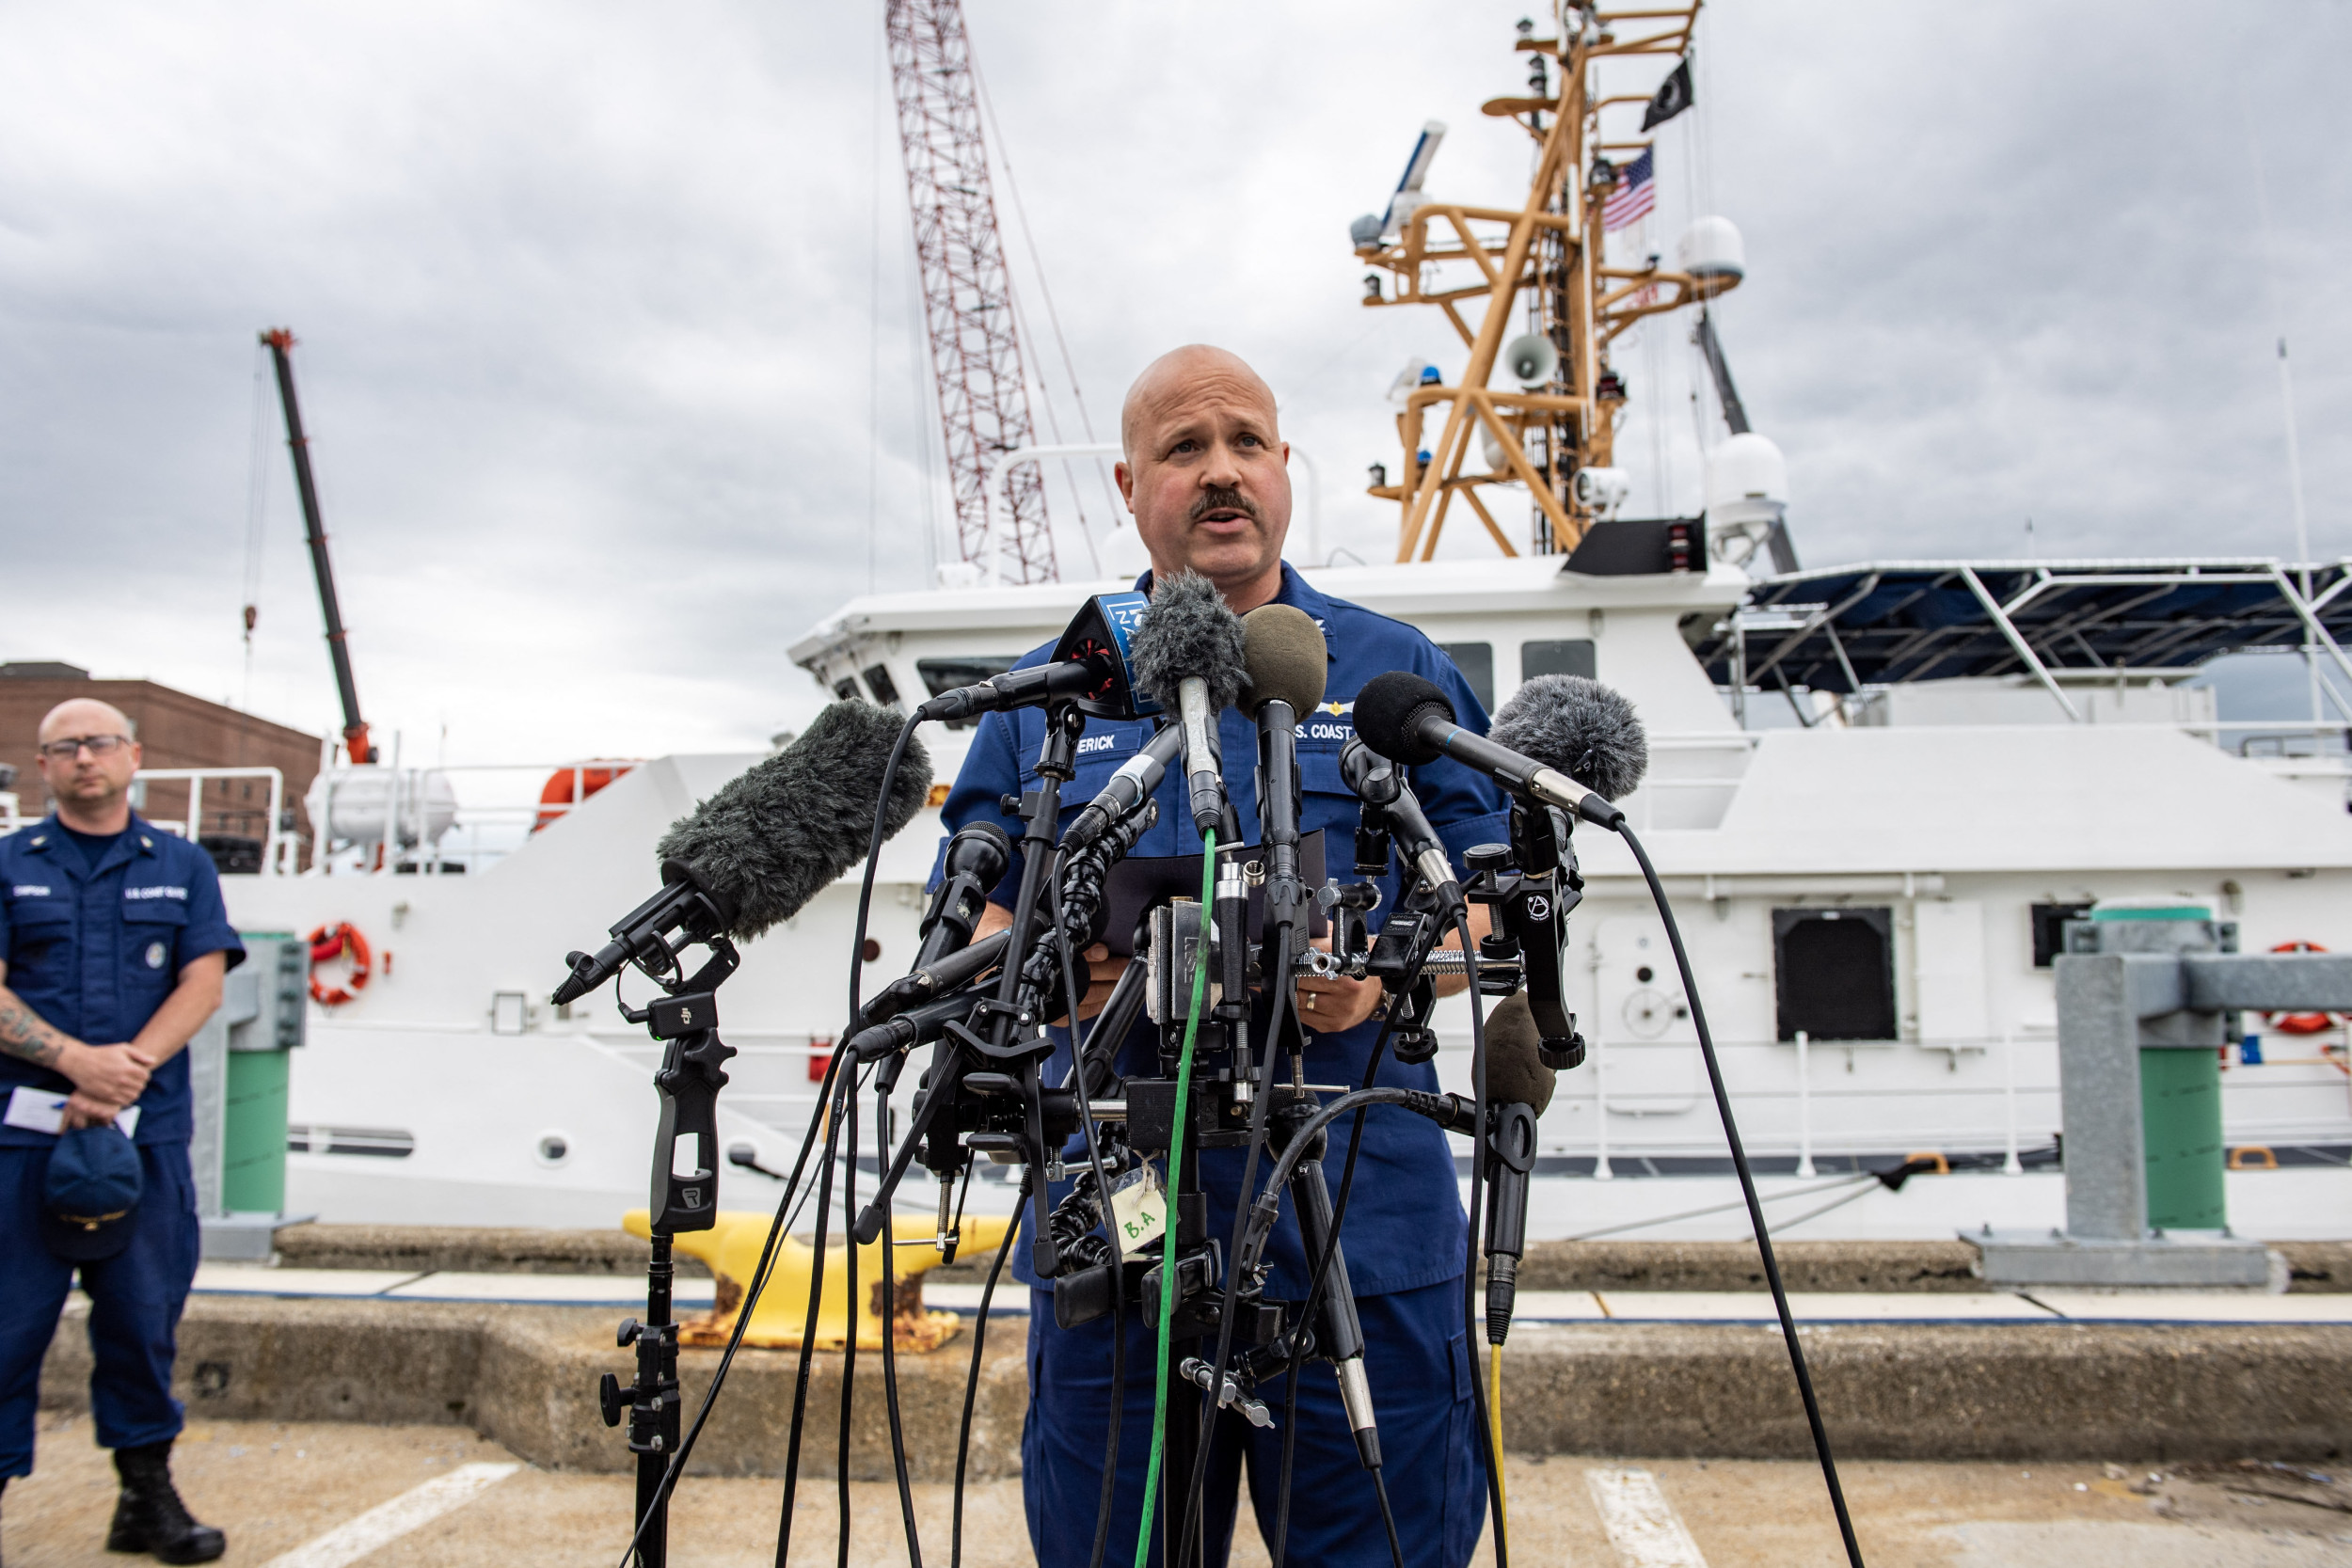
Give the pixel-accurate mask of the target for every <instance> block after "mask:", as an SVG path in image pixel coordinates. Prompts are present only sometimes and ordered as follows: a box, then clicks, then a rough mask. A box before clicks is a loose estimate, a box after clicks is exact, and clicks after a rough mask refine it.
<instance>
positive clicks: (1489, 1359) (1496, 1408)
mask: <svg viewBox="0 0 2352 1568" xmlns="http://www.w3.org/2000/svg"><path fill="white" fill-rule="evenodd" d="M1486 1414H1487V1418H1488V1419H1490V1420H1492V1421H1493V1422H1494V1427H1495V1441H1494V1453H1495V1497H1497V1498H1499V1499H1500V1500H1501V1502H1502V1521H1501V1522H1502V1525H1503V1526H1504V1527H1505V1528H1508V1527H1509V1524H1510V1518H1511V1495H1510V1493H1509V1491H1508V1490H1506V1489H1505V1488H1504V1486H1503V1484H1502V1346H1501V1345H1494V1346H1491V1347H1489V1348H1488V1350H1487V1353H1486Z"/></svg>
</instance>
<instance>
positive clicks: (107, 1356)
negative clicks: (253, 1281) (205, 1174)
mask: <svg viewBox="0 0 2352 1568" xmlns="http://www.w3.org/2000/svg"><path fill="white" fill-rule="evenodd" d="M139 1163H140V1164H141V1166H142V1167H143V1169H142V1172H141V1174H142V1176H143V1177H144V1179H145V1181H146V1191H145V1194H144V1196H141V1198H140V1199H139V1209H138V1213H137V1214H136V1216H135V1217H134V1218H133V1219H132V1220H131V1222H130V1223H131V1225H132V1227H134V1228H133V1230H132V1233H131V1241H130V1244H129V1245H127V1246H125V1247H124V1248H123V1249H122V1250H121V1251H120V1252H118V1253H116V1254H115V1255H114V1256H113V1257H112V1258H106V1259H100V1260H98V1261H97V1262H93V1263H79V1264H76V1263H70V1262H68V1261H66V1260H65V1259H62V1258H59V1257H57V1256H56V1254H55V1253H53V1252H51V1251H50V1250H49V1248H48V1247H47V1246H46V1245H45V1244H43V1243H42V1241H41V1227H40V1212H41V1183H42V1178H43V1177H44V1176H45V1175H46V1173H47V1170H48V1164H49V1148H48V1147H47V1146H43V1147H41V1148H20V1147H16V1146H5V1147H0V1259H5V1260H6V1261H5V1271H6V1275H7V1279H8V1284H7V1288H6V1289H5V1290H0V1478H7V1477H11V1476H29V1475H31V1474H32V1473H33V1419H34V1414H35V1412H36V1410H37V1409H38V1408H39V1406H40V1361H41V1357H42V1356H43V1355H44V1354H47V1353H48V1350H49V1341H50V1340H51V1339H52V1338H55V1337H56V1332H57V1315H58V1313H59V1312H61V1311H62V1310H63V1309H64V1307H65V1297H66V1291H67V1290H68V1289H69V1288H70V1287H71V1286H72V1282H73V1271H74V1270H75V1269H76V1268H79V1269H80V1270H81V1271H82V1289H83V1290H85V1291H87V1292H89V1298H90V1315H89V1342H90V1350H91V1352H92V1353H93V1354H94V1355H95V1356H96V1359H97V1363H98V1365H97V1368H96V1370H93V1371H92V1372H91V1374H90V1386H89V1391H90V1411H91V1414H92V1416H93V1417H94V1418H95V1424H96V1426H97V1429H98V1441H99V1444H100V1446H101V1447H103V1448H109V1449H135V1448H138V1447H140V1446H141V1445H143V1444H148V1443H160V1442H163V1441H164V1440H165V1439H166V1438H169V1437H177V1436H178V1435H179V1434H180V1426H181V1405H180V1402H179V1401H178V1400H175V1399H173V1398H172V1397H171V1361H172V1354H173V1352H174V1350H175V1349H176V1348H177V1346H176V1342H177V1338H178V1335H179V1329H180V1308H181V1307H183V1305H185V1304H186V1302H187V1299H188V1286H189V1284H190V1283H191V1282H193V1281H194V1280H195V1278H196V1260H197V1254H198V1253H199V1250H200V1249H201V1246H202V1241H201V1238H200V1236H199V1231H198V1229H197V1223H196V1179H195V1177H194V1176H193V1174H191V1172H190V1171H189V1169H188V1146H187V1145H186V1144H145V1145H142V1146H141V1147H140V1148H139Z"/></svg>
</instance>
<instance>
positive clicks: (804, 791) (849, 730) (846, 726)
mask: <svg viewBox="0 0 2352 1568" xmlns="http://www.w3.org/2000/svg"><path fill="white" fill-rule="evenodd" d="M904 722H905V716H904V715H903V714H899V713H897V712H895V711H893V710H891V709H889V708H880V707H876V706H874V705H872V704H870V703H860V702H846V703H835V704H834V705H832V706H831V707H828V708H827V709H825V711H824V712H822V713H820V714H818V716H817V721H816V722H814V723H812V724H811V725H809V727H808V728H807V729H806V730H805V731H803V733H802V735H801V737H800V738H799V739H798V740H795V741H794V742H793V743H792V744H791V745H789V746H787V747H786V748H785V749H784V750H783V751H781V752H777V753H776V754H775V755H774V756H771V757H770V758H768V759H767V760H765V761H764V762H760V763H757V764H755V765H754V766H753V767H751V768H747V769H746V770H745V771H743V772H742V773H740V774H739V775H738V776H736V777H735V778H733V779H731V780H729V781H728V782H727V783H726V784H725V785H723V787H722V788H721V789H720V790H719V792H718V793H717V794H716V795H713V796H712V797H711V798H710V799H709V800H705V801H704V802H703V803H702V804H701V805H699V806H697V807H695V808H694V810H693V812H692V813H691V815H689V816H682V817H680V818H678V819H677V820H676V821H675V822H674V823H672V824H671V825H670V831H669V832H666V833H664V834H663V835H662V837H661V843H660V847H659V853H660V857H661V859H662V860H663V861H664V862H665V863H666V862H670V861H675V862H677V863H679V864H681V865H683V866H684V867H686V869H687V870H688V871H689V872H691V874H692V875H693V878H694V879H695V880H696V881H697V882H698V883H700V884H701V885H702V886H703V887H704V888H706V889H707V890H709V891H710V892H712V893H715V894H718V895H723V896H724V897H727V898H731V899H733V900H734V902H735V909H736V914H735V920H734V923H733V924H732V925H730V926H729V927H727V934H728V935H729V936H731V937H734V938H736V939H737V940H738V941H741V942H748V941H750V940H751V939H752V938H754V937H756V936H758V935H759V934H760V933H761V932H763V931H765V930H767V929H768V928H769V927H771V926H773V925H775V924H776V923H777V922H778V921H781V920H787V919H789V918H790V917H791V916H793V915H795V914H797V913H799V912H800V910H801V906H802V905H803V904H805V903H807V902H808V901H809V900H810V899H811V898H814V897H816V896H817V895H818V893H819V892H820V891H822V890H823V889H824V888H825V887H826V886H827V885H828V884H830V883H831V882H832V881H833V880H834V878H836V877H839V876H840V875H841V874H842V873H843V872H844V871H847V870H849V869H850V866H852V865H855V864H858V863H861V862H862V861H863V860H864V859H865V858H866V843H867V841H868V840H869V839H870V838H871V836H872V834H873V832H874V806H875V802H876V801H877V800H880V799H881V797H882V769H883V768H884V767H886V766H887V765H888V763H889V760H890V749H891V747H893V746H894V745H896V744H897V743H898V729H899V726H900V725H901V724H902V723H904ZM930 789H931V759H930V753H929V752H925V751H924V750H923V743H922V742H921V741H919V740H910V741H909V742H908V743H907V750H906V755H905V756H904V757H903V758H901V759H900V761H899V763H898V778H897V779H896V780H894V781H893V782H892V784H891V786H890V809H889V812H888V814H887V815H886V816H884V818H883V823H882V826H883V828H884V830H885V832H886V834H896V833H897V832H898V830H899V829H901V828H903V827H905V826H906V825H907V824H908V823H909V822H910V821H912V820H913V819H914V814H915V813H916V812H917V811H919V810H921V809H922V806H923V802H924V800H926V799H927V798H928V797H929V796H930Z"/></svg>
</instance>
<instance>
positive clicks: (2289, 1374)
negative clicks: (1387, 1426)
mask: <svg viewBox="0 0 2352 1568" xmlns="http://www.w3.org/2000/svg"><path fill="white" fill-rule="evenodd" d="M1801 1333H1802V1334H1803V1337H1804V1350H1805V1363H1806V1365H1807V1367H1808V1368H1809V1369H1810V1370H1811V1371H1812V1374H1813V1380H1814V1386H1815V1388H1816V1389H1817V1390H1818V1392H1819V1394H1820V1402H1821V1409H1822V1413H1823V1417H1824V1419H1825V1421H1826V1423H1827V1425H1828V1427H1829V1433H1830V1441H1831V1444H1832V1446H1833V1447H1834V1449H1836V1452H1837V1453H1838V1454H1839V1455H1840V1456H1841V1457H1851V1458H1855V1459H1933V1460H1955V1459H2002V1460H2018V1459H2086V1460H2087V1459H2109V1460H2113V1459H2127V1460H2143V1461H2145V1460H2153V1461H2167V1462H2169V1461H2179V1460H2185V1459H2237V1458H2258V1459H2280V1460H2315V1459H2333V1458H2336V1457H2339V1456H2341V1455H2343V1454H2344V1453H2345V1452H2347V1451H2352V1405H2347V1403H2346V1400H2347V1399H2348V1398H2352V1327H2336V1326H2328V1327H2300V1326H2292V1327H2291V1326H2285V1325H2271V1324H2264V1325H2260V1326H2253V1327H2248V1326H2224V1325H2193V1326H2191V1325H2169V1324H2168V1325H2152V1326H2146V1327H2141V1326H2122V1325H2114V1324H2080V1323H2047V1324H2043V1323H2024V1324H2017V1323H2004V1324H1985V1325H1982V1326H1978V1325H1973V1324H1972V1325H1954V1324H1934V1323H1904V1324H1895V1325H1878V1324H1872V1325H1867V1326H1864V1325H1836V1326H1831V1325H1823V1326H1820V1327H1813V1328H1804V1329H1803V1330H1801ZM1503 1379H1504V1388H1505V1393H1504V1399H1503V1442H1504V1446H1505V1447H1506V1448H1508V1449H1512V1450H1514V1451H1526V1452H1534V1453H1612V1454H1626V1455H1645V1456H1651V1457H1658V1458H1667V1457H1692V1458H1700V1457H1704V1458H1710V1459H1711V1458H1726V1459H1801V1458H1808V1457H1810V1456H1811V1454H1812V1451H1813V1450H1812V1442H1811V1439H1810V1437H1809V1436H1808V1434H1807V1433H1806V1431H1805V1424H1804V1407H1803V1406H1802V1405H1801V1404H1800V1403H1799V1402H1798V1400H1797V1392H1796V1386H1795V1383H1794V1380H1793V1379H1792V1378H1791V1376H1790V1374H1789V1368H1788V1349H1787V1347H1786V1345H1785V1343H1784V1342H1783V1340H1782V1338H1781V1335H1780V1331H1779V1329H1778V1328H1777V1327H1763V1328H1758V1327H1757V1326H1756V1325H1754V1324H1749V1325H1745V1326H1738V1327H1735V1326H1732V1325H1722V1326H1716V1325H1704V1326H1694V1325H1684V1324H1642V1323H1625V1324H1612V1325H1603V1324H1593V1325H1563V1326H1557V1327H1555V1326H1551V1325H1544V1326H1540V1327H1531V1328H1528V1329H1524V1330H1521V1331H1519V1332H1517V1333H1514V1334H1513V1335H1512V1337H1511V1341H1510V1343H1509V1345H1508V1346H1507V1347H1506V1348H1505V1350H1504V1357H1503Z"/></svg>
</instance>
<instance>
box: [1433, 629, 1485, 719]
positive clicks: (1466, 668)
mask: <svg viewBox="0 0 2352 1568" xmlns="http://www.w3.org/2000/svg"><path fill="white" fill-rule="evenodd" d="M1438 652H1439V653H1441V654H1443V655H1445V657H1448V658H1450V659H1452V660H1453V661H1454V668H1455V669H1456V670H1459V671H1461V672H1462V678H1463V679H1464V680H1466V681H1468V682H1470V690H1471V691H1473V692H1475V693H1477V696H1478V705H1479V706H1480V707H1483V708H1485V709H1486V711H1487V712H1488V713H1492V712H1493V711H1494V710H1495V645H1494V644H1493V643H1491V642H1440V643H1438Z"/></svg>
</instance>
